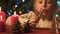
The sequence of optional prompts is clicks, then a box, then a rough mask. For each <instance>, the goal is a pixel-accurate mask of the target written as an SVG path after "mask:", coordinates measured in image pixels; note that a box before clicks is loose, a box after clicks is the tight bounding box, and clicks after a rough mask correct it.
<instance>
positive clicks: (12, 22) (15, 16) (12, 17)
mask: <svg viewBox="0 0 60 34" xmlns="http://www.w3.org/2000/svg"><path fill="white" fill-rule="evenodd" d="M16 21H18V15H17V14H16V11H15V12H14V14H13V15H12V16H11V25H13V24H14V23H15V22H16Z"/></svg>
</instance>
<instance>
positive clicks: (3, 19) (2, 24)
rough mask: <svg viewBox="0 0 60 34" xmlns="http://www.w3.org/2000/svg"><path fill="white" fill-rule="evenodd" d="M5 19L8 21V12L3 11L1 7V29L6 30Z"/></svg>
mask: <svg viewBox="0 0 60 34" xmlns="http://www.w3.org/2000/svg"><path fill="white" fill-rule="evenodd" d="M5 21H6V14H5V12H3V11H1V7H0V31H4V30H5Z"/></svg>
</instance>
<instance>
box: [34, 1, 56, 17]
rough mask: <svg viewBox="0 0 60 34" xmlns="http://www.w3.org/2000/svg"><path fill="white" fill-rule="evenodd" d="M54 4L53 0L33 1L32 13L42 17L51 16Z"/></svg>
mask: <svg viewBox="0 0 60 34" xmlns="http://www.w3.org/2000/svg"><path fill="white" fill-rule="evenodd" d="M54 2H55V0H35V1H34V11H35V12H36V13H37V14H40V15H42V16H48V15H50V14H52V10H53V9H54Z"/></svg>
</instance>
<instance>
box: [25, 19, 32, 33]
mask: <svg viewBox="0 0 60 34" xmlns="http://www.w3.org/2000/svg"><path fill="white" fill-rule="evenodd" d="M24 32H25V33H28V32H31V27H30V23H29V20H28V21H27V23H25V25H24Z"/></svg>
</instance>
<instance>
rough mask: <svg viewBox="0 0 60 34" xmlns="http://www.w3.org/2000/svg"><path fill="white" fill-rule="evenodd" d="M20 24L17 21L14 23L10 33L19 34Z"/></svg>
mask: <svg viewBox="0 0 60 34" xmlns="http://www.w3.org/2000/svg"><path fill="white" fill-rule="evenodd" d="M20 25H21V23H19V21H16V22H15V23H14V24H13V26H12V32H13V34H21V26H20Z"/></svg>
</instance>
